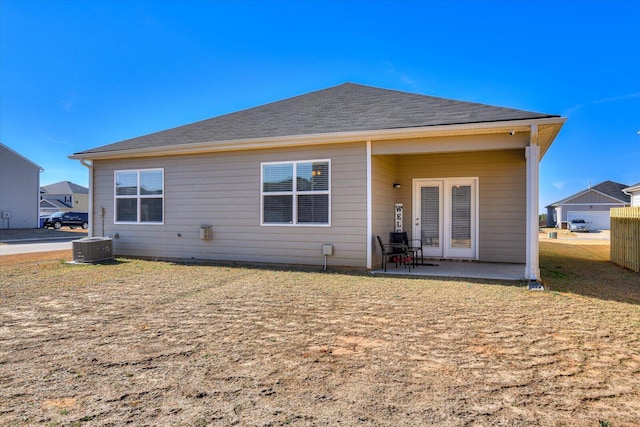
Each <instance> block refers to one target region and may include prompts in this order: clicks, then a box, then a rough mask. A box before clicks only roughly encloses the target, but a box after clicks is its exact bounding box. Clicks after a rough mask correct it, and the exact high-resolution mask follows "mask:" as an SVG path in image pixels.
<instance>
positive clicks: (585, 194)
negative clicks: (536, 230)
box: [547, 181, 630, 230]
mask: <svg viewBox="0 0 640 427" xmlns="http://www.w3.org/2000/svg"><path fill="white" fill-rule="evenodd" d="M626 187H627V186H626V185H624V184H620V183H617V182H613V181H604V182H601V183H600V184H598V185H595V186H593V187H589V188H587V189H586V190H583V191H580V192H579V193H576V194H574V195H572V196H569V197H566V198H564V199H562V200H559V201H557V202H555V203H552V204H550V205H549V206H547V225H548V226H549V227H554V226H557V227H559V228H560V227H562V228H564V227H565V225H566V222H567V221H571V220H572V219H584V220H585V221H587V222H589V223H591V224H590V228H591V229H592V230H609V229H610V228H611V220H610V216H609V215H610V214H609V210H610V209H611V208H623V207H625V206H629V199H630V197H629V195H628V194H625V193H624V192H623V191H622V190H623V189H625V188H626Z"/></svg>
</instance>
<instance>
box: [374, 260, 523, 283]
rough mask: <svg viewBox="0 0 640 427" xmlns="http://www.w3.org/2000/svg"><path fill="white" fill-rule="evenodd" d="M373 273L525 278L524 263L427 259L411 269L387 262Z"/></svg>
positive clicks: (519, 279) (520, 279) (514, 279)
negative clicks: (422, 263)
mask: <svg viewBox="0 0 640 427" xmlns="http://www.w3.org/2000/svg"><path fill="white" fill-rule="evenodd" d="M371 273H372V274H375V275H392V276H397V275H409V276H425V277H447V278H454V277H455V278H468V279H495V280H513V281H523V280H525V279H524V277H525V264H511V263H499V262H476V261H431V260H429V261H427V260H425V263H424V265H421V264H419V263H418V264H417V265H416V266H411V269H409V268H408V267H406V266H404V265H399V266H398V267H396V265H395V263H389V265H388V266H387V271H386V272H385V271H383V270H374V271H372V272H371Z"/></svg>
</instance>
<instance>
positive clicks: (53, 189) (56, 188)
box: [40, 181, 89, 194]
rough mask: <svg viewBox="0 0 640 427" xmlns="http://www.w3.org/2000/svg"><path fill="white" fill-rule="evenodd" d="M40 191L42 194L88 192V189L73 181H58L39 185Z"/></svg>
mask: <svg viewBox="0 0 640 427" xmlns="http://www.w3.org/2000/svg"><path fill="white" fill-rule="evenodd" d="M40 192H41V193H44V194H89V189H88V188H87V187H83V186H82V185H78V184H74V183H73V182H69V181H60V182H56V183H55V184H49V185H44V186H42V187H40Z"/></svg>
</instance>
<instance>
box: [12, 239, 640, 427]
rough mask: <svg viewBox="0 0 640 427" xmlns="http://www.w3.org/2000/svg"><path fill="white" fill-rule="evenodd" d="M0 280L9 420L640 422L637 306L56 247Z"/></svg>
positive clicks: (487, 285) (507, 288)
mask: <svg viewBox="0 0 640 427" xmlns="http://www.w3.org/2000/svg"><path fill="white" fill-rule="evenodd" d="M563 247H564V246H563ZM39 256H41V254H39ZM27 257H35V255H27ZM69 257H70V254H69ZM9 258H10V257H9V256H6V257H2V258H0V259H2V260H3V261H5V260H7V259H9ZM605 264H606V263H605ZM609 265H610V263H609ZM630 277H631V276H630ZM0 283H2V286H1V287H0V397H1V398H0V420H2V424H7V425H85V424H86V425H121V424H126V423H132V424H134V425H139V424H144V425H148V424H151V425H225V426H226V425H233V424H240V425H261V426H263V425H265V426H266V425H285V424H298V425H337V424H341V425H425V424H426V425H432V424H440V425H592V426H598V425H600V421H603V422H605V421H606V422H610V423H611V425H615V426H624V425H628V426H631V425H638V424H639V423H640V308H639V306H638V305H637V304H631V303H622V302H614V301H607V300H605V299H600V298H594V297H587V296H583V295H579V294H576V293H561V292H530V291H527V290H526V287H517V286H511V285H505V284H504V283H501V282H492V281H466V280H433V279H430V280H424V279H417V280H416V279H412V280H411V279H401V278H389V277H370V276H368V275H353V274H340V273H337V272H336V273H321V272H303V271H275V270H265V269H260V268H231V267H220V266H193V265H178V264H171V263H162V262H149V261H137V260H126V259H120V260H118V262H117V263H115V264H109V265H90V266H72V265H67V264H65V263H64V262H62V261H61V259H60V254H52V255H50V258H44V259H38V260H34V259H26V260H21V261H19V260H17V259H14V260H13V261H12V262H8V263H4V264H3V266H2V268H1V269H0ZM601 286H604V284H601Z"/></svg>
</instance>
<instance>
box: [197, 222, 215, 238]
mask: <svg viewBox="0 0 640 427" xmlns="http://www.w3.org/2000/svg"><path fill="white" fill-rule="evenodd" d="M200 239H201V240H212V239H213V226H212V225H209V224H203V225H201V226H200Z"/></svg>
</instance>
